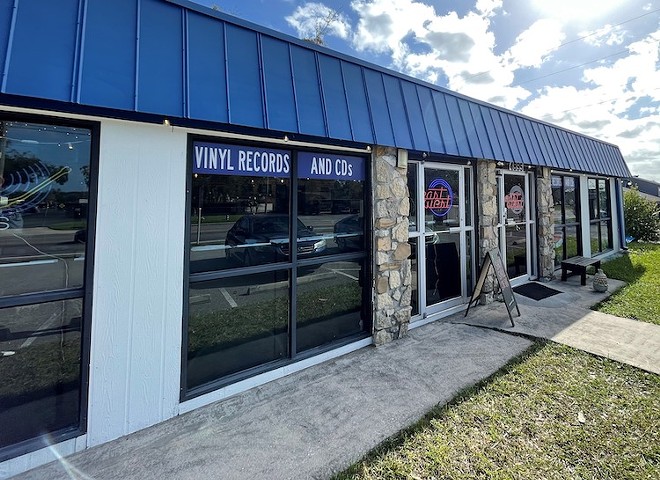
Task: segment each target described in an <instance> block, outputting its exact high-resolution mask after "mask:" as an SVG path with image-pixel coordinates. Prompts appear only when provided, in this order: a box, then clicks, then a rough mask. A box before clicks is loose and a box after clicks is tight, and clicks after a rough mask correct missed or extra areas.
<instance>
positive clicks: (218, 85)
mask: <svg viewBox="0 0 660 480" xmlns="http://www.w3.org/2000/svg"><path fill="white" fill-rule="evenodd" d="M187 27H188V28H187V33H188V58H187V60H188V80H187V83H188V85H194V86H195V88H189V89H188V102H187V103H188V116H189V117H191V118H199V119H202V120H211V121H216V122H228V121H229V118H228V115H227V71H226V69H225V29H224V24H222V23H220V22H214V21H212V20H211V19H209V18H208V17H205V16H203V15H199V14H196V13H193V12H191V13H190V14H189V15H188V24H187Z"/></svg>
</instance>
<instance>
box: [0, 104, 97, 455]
mask: <svg viewBox="0 0 660 480" xmlns="http://www.w3.org/2000/svg"><path fill="white" fill-rule="evenodd" d="M91 145H92V131H91V129H90V128H84V127H80V126H71V125H62V124H57V125H54V124H45V123H35V122H30V121H28V122H23V121H17V120H13V119H9V118H7V117H3V116H2V115H0V278H2V281H0V425H2V427H1V428H0V457H1V456H2V449H3V448H4V447H9V446H12V445H15V444H17V443H19V442H27V443H24V445H25V449H26V451H28V450H29V449H30V446H29V444H30V442H29V440H32V439H34V438H37V437H40V436H42V435H45V434H53V433H55V432H58V433H60V434H61V435H65V436H66V432H71V436H73V435H74V434H75V433H76V432H80V431H81V430H84V428H85V426H84V425H82V424H81V404H82V401H83V399H84V396H85V392H84V391H83V385H84V379H83V375H84V373H83V369H82V368H81V361H82V358H83V356H84V355H83V352H84V351H83V348H84V345H83V342H82V338H83V328H84V326H85V322H84V321H83V319H84V318H85V317H84V302H83V298H84V297H85V290H84V288H85V276H86V275H85V270H86V266H87V256H86V250H87V248H86V244H87V241H88V217H89V214H90V200H91V199H90V183H91V181H90V177H91V174H92V171H91V152H92V146H91ZM37 443H38V442H35V443H34V445H33V446H34V448H37ZM38 446H41V443H39V445H38Z"/></svg>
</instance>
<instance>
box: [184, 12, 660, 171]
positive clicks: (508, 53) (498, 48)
mask: <svg viewBox="0 0 660 480" xmlns="http://www.w3.org/2000/svg"><path fill="white" fill-rule="evenodd" d="M195 1H196V3H200V4H202V5H206V6H211V5H217V7H218V8H220V9H221V10H222V11H223V12H225V13H228V14H231V15H234V16H237V17H240V18H243V19H245V20H249V21H251V22H254V23H257V24H260V25H263V26H266V27H269V28H272V29H274V30H277V31H280V32H283V33H287V34H289V35H293V36H296V37H305V36H311V35H312V31H313V26H314V25H315V23H316V19H318V18H319V16H324V15H326V14H327V13H328V12H336V13H335V14H334V15H333V18H334V21H333V22H332V24H331V25H329V27H328V28H327V30H326V34H325V38H324V39H325V43H326V46H327V47H329V48H332V49H334V50H337V51H340V52H342V53H345V54H348V55H351V56H355V57H358V58H361V59H363V60H366V61H369V62H373V63H376V64H378V65H382V66H384V67H387V68H391V69H393V70H397V71H400V72H403V73H405V74H408V75H411V76H413V77H417V78H420V79H423V80H426V81H429V82H432V83H435V84H437V85H440V86H442V87H446V88H449V89H451V90H453V91H457V92H460V93H462V94H465V95H468V96H471V97H474V98H478V99H481V100H484V101H487V102H490V103H494V104H497V105H500V106H503V107H506V108H509V109H511V110H514V111H518V112H521V113H524V114H526V115H529V116H532V117H534V118H539V119H542V120H544V121H547V122H550V123H554V124H557V125H561V126H563V127H566V128H569V129H571V130H574V131H578V132H581V133H584V134H587V135H590V136H594V137H597V138H600V139H602V140H605V141H608V142H611V143H614V144H616V145H618V146H619V147H620V148H621V151H622V153H623V155H624V157H625V158H626V161H627V163H628V166H629V167H630V169H631V171H632V173H633V174H634V175H639V176H640V177H641V178H646V179H649V180H654V181H656V182H660V69H659V68H658V67H659V66H660V3H658V2H656V1H651V0H451V1H449V0H444V1H441V0H419V1H414V0H345V1H341V0H326V1H319V2H301V1H293V0H195Z"/></svg>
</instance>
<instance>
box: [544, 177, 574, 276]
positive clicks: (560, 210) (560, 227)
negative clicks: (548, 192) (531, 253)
mask: <svg viewBox="0 0 660 480" xmlns="http://www.w3.org/2000/svg"><path fill="white" fill-rule="evenodd" d="M551 182H552V199H553V202H554V208H555V212H554V224H555V238H554V240H555V265H556V266H559V265H561V261H562V260H564V259H566V258H571V257H574V256H577V255H581V252H582V248H581V244H580V213H579V212H580V205H579V199H580V184H579V182H578V179H577V178H575V177H571V176H567V175H553V176H552V179H551Z"/></svg>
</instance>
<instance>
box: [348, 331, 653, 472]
mask: <svg viewBox="0 0 660 480" xmlns="http://www.w3.org/2000/svg"><path fill="white" fill-rule="evenodd" d="M659 411H660V376H658V375H654V374H651V373H647V372H644V371H641V370H638V369H635V368H633V367H629V366H627V365H622V364H618V363H616V362H613V361H611V360H607V359H602V358H597V357H594V356H591V355H589V354H586V353H583V352H580V351H577V350H573V349H571V348H569V347H564V346H560V345H556V344H551V343H548V344H542V343H539V344H537V345H536V346H535V347H533V348H532V349H530V351H528V352H527V353H526V354H524V355H523V356H522V357H520V358H519V359H517V360H516V361H515V362H513V363H511V364H509V365H508V366H507V367H505V368H504V369H502V370H501V371H500V372H498V373H497V374H495V375H494V376H493V377H491V378H490V379H487V380H486V381H484V382H482V383H480V384H478V385H477V386H475V387H473V388H471V389H469V390H466V391H464V392H462V393H460V394H459V395H458V396H457V397H456V398H455V399H454V400H453V401H452V402H451V403H450V404H448V405H446V406H443V407H437V408H436V409H434V410H433V411H432V412H430V413H429V414H428V415H427V416H426V417H425V418H424V419H423V420H421V421H420V422H419V423H418V424H416V425H414V426H412V427H410V428H409V429H407V430H405V431H403V432H401V433H400V434H399V435H397V436H396V437H394V438H392V439H390V440H388V441H386V442H385V443H383V444H382V445H381V446H380V447H378V448H376V449H375V450H374V451H372V452H371V453H370V454H368V455H367V456H366V457H365V458H364V459H363V460H362V461H360V462H358V463H357V464H355V465H353V466H352V467H350V468H349V469H348V470H346V471H345V472H342V473H340V474H339V475H337V476H336V477H335V478H336V479H432V478H435V479H475V478H476V479H480V478H483V479H486V478H488V479H490V478H496V479H509V478H511V479H532V478H544V479H566V478H599V479H635V480H637V479H646V478H648V479H651V478H653V479H655V478H660V415H658V412H659Z"/></svg>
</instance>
